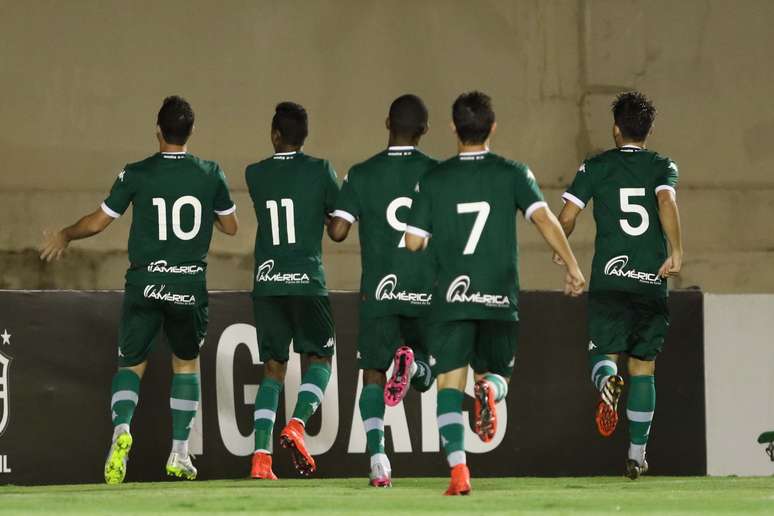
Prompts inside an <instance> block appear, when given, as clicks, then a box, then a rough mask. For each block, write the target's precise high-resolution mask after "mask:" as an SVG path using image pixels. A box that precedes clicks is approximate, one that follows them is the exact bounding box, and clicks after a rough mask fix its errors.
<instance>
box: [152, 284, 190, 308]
mask: <svg viewBox="0 0 774 516" xmlns="http://www.w3.org/2000/svg"><path fill="white" fill-rule="evenodd" d="M166 288H167V286H166V285H148V286H146V287H145V290H144V291H143V294H142V295H143V297H145V299H154V300H156V301H165V302H167V303H173V304H175V305H186V306H191V305H195V304H196V296H194V295H193V294H176V293H174V292H168V291H166Z"/></svg>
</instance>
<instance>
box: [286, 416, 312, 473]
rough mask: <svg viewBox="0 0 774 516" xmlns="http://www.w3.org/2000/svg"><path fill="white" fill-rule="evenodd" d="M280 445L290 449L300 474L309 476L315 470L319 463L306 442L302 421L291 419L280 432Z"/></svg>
mask: <svg viewBox="0 0 774 516" xmlns="http://www.w3.org/2000/svg"><path fill="white" fill-rule="evenodd" d="M280 445H282V447H283V448H287V449H288V450H290V456H291V458H292V459H293V465H294V466H295V467H296V471H298V473H299V474H301V475H304V476H309V475H311V474H312V473H314V472H315V470H316V469H317V464H315V462H314V458H312V455H311V454H310V453H309V451H308V450H307V449H306V445H305V444H304V425H303V424H301V422H300V421H298V420H297V419H291V420H290V423H288V424H287V426H285V429H284V430H282V433H281V434H280Z"/></svg>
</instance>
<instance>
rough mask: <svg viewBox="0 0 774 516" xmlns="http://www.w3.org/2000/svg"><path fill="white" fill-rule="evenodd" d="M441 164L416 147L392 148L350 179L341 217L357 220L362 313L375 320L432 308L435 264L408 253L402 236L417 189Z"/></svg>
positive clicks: (339, 205)
mask: <svg viewBox="0 0 774 516" xmlns="http://www.w3.org/2000/svg"><path fill="white" fill-rule="evenodd" d="M437 164H438V161H437V160H435V159H433V158H431V157H429V156H427V155H426V154H424V153H423V152H421V151H420V150H418V149H416V148H414V147H390V148H388V149H387V150H385V151H382V152H380V153H378V154H376V155H375V156H373V157H371V158H369V159H368V160H366V161H364V162H362V163H359V164H357V165H355V166H354V167H352V169H351V170H350V172H349V174H347V178H346V180H345V184H344V187H343V188H342V192H341V196H340V199H339V202H338V203H337V214H339V213H341V212H342V211H343V212H344V213H343V214H342V215H343V216H344V217H346V218H348V219H350V222H353V221H354V219H358V224H359V227H358V232H359V236H360V247H361V263H362V276H361V285H360V288H361V294H362V299H363V302H364V304H365V305H366V306H364V307H363V309H365V310H366V311H368V312H369V313H372V314H373V315H389V314H400V315H413V316H416V315H420V312H421V308H422V307H426V306H427V305H428V304H429V299H430V290H431V287H432V282H433V269H432V262H431V260H432V258H431V256H430V255H429V254H422V255H416V254H414V253H411V252H409V251H408V250H407V249H406V244H405V238H404V231H405V226H406V219H407V217H408V213H409V210H410V208H411V202H412V200H411V197H412V195H413V193H414V188H415V186H416V184H417V182H418V181H419V180H420V179H421V178H422V176H424V174H425V173H426V172H427V171H428V170H430V169H431V168H433V167H435V166H436V165H437ZM380 286H381V287H380Z"/></svg>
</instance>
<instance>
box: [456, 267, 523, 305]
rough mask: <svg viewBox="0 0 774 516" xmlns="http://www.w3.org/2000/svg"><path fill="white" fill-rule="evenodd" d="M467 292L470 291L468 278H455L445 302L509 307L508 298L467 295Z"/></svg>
mask: <svg viewBox="0 0 774 516" xmlns="http://www.w3.org/2000/svg"><path fill="white" fill-rule="evenodd" d="M468 290H470V276H465V275H462V276H457V277H456V278H454V280H453V281H452V282H451V285H449V289H448V290H447V291H446V302H447V303H475V304H478V305H485V306H489V307H493V308H508V307H509V306H511V302H510V301H509V300H508V296H502V295H498V294H482V293H481V292H474V293H472V294H468Z"/></svg>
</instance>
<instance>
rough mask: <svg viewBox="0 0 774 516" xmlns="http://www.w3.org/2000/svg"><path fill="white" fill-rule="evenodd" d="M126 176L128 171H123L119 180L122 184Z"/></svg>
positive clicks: (119, 175)
mask: <svg viewBox="0 0 774 516" xmlns="http://www.w3.org/2000/svg"><path fill="white" fill-rule="evenodd" d="M125 175H126V170H122V171H121V173H120V174H118V179H120V180H121V182H122V183H123V182H124V176H125Z"/></svg>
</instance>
